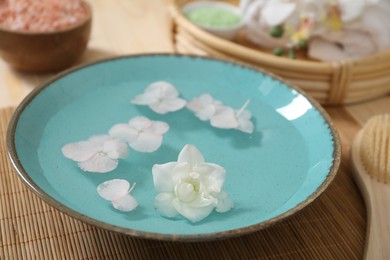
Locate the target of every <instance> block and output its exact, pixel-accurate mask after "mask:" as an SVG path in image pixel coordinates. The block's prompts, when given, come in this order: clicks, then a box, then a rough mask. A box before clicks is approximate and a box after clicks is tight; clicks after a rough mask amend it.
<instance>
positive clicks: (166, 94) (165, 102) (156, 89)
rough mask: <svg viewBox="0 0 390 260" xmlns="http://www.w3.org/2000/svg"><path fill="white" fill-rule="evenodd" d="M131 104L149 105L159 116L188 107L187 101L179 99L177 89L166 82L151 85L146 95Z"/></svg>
mask: <svg viewBox="0 0 390 260" xmlns="http://www.w3.org/2000/svg"><path fill="white" fill-rule="evenodd" d="M130 102H131V103H132V104H135V105H147V106H149V107H150V109H152V110H153V111H154V112H156V113H158V114H166V113H168V112H174V111H177V110H180V109H182V108H183V107H184V106H185V105H186V101H185V100H184V99H182V98H179V92H178V91H177V90H176V88H175V87H174V86H173V85H172V84H170V83H168V82H165V81H158V82H155V83H152V84H150V85H149V86H148V87H147V88H146V89H145V91H144V93H142V94H140V95H137V96H136V97H134V98H133V99H132V100H131V101H130Z"/></svg>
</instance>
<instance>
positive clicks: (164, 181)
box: [152, 162, 178, 192]
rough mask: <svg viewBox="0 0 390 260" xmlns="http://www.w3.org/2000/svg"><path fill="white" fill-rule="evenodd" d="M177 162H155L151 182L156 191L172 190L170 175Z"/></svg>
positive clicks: (172, 184)
mask: <svg viewBox="0 0 390 260" xmlns="http://www.w3.org/2000/svg"><path fill="white" fill-rule="evenodd" d="M177 164H178V163H177V162H168V163H165V164H155V165H153V167H152V174H153V183H154V187H155V188H156V190H157V192H173V191H174V183H173V181H172V176H173V174H174V168H175V166H176V165H177Z"/></svg>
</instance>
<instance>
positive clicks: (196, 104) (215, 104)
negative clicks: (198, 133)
mask: <svg viewBox="0 0 390 260" xmlns="http://www.w3.org/2000/svg"><path fill="white" fill-rule="evenodd" d="M222 106H223V104H222V102H221V101H219V100H216V99H214V98H213V97H212V96H211V95H210V94H208V93H205V94H202V95H200V96H199V97H196V98H194V99H192V101H190V102H188V103H187V108H188V109H189V110H191V111H193V112H194V113H195V115H196V116H197V117H198V118H199V119H200V120H202V121H207V120H210V118H211V117H212V116H213V115H215V113H216V112H217V111H218V109H219V108H221V107H222Z"/></svg>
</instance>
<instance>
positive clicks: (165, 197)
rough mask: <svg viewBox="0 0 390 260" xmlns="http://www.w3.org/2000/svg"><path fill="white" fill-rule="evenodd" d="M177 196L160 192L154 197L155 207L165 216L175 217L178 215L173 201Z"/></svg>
mask: <svg viewBox="0 0 390 260" xmlns="http://www.w3.org/2000/svg"><path fill="white" fill-rule="evenodd" d="M174 198H175V196H174V195H173V194H172V193H160V194H158V195H157V196H156V198H155V199H154V207H155V208H156V210H157V212H158V213H160V214H161V215H162V216H164V217H168V218H173V217H175V216H176V215H177V211H176V209H175V208H174V207H173V205H172V202H173V199H174Z"/></svg>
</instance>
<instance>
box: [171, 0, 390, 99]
mask: <svg viewBox="0 0 390 260" xmlns="http://www.w3.org/2000/svg"><path fill="white" fill-rule="evenodd" d="M188 2H190V1H188V0H176V1H175V0H171V3H172V5H171V14H172V17H173V21H174V38H175V46H176V50H177V51H178V52H179V53H185V54H197V55H209V56H212V57H216V58H221V59H227V60H234V61H240V62H244V63H247V64H250V65H252V66H257V67H259V68H262V69H265V70H268V71H270V72H271V73H274V74H276V75H278V76H281V77H283V78H284V79H286V80H287V81H289V82H291V83H292V84H294V85H296V86H298V87H300V88H302V89H303V90H304V91H305V92H306V93H308V94H309V95H311V96H312V97H314V98H315V99H316V100H317V101H319V102H320V103H321V104H327V105H340V104H349V103H355V102H360V101H365V100H369V99H374V98H377V97H381V96H385V95H387V94H388V93H390V50H388V51H385V52H381V53H378V54H376V55H373V56H370V57H367V58H364V59H360V60H354V61H339V62H319V61H313V60H308V59H305V58H302V59H301V58H299V59H296V60H290V59H288V58H284V57H277V56H274V55H273V54H270V53H269V52H267V51H264V50H260V49H259V48H256V47H253V46H250V44H249V43H247V42H243V40H242V39H241V40H240V39H238V40H237V41H235V42H233V41H228V40H225V39H222V38H219V37H217V36H214V35H212V34H210V33H208V32H206V31H204V30H202V29H200V28H199V27H197V26H196V25H194V24H193V23H191V22H190V21H189V20H188V19H187V18H186V17H185V16H184V15H183V14H182V13H181V11H180V10H181V8H182V7H183V6H184V5H185V4H186V3H188ZM229 2H232V1H229ZM233 3H234V2H233ZM236 3H237V2H236Z"/></svg>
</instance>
